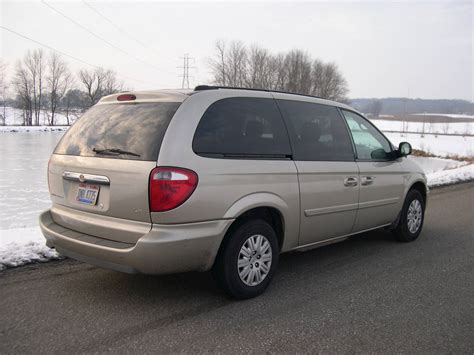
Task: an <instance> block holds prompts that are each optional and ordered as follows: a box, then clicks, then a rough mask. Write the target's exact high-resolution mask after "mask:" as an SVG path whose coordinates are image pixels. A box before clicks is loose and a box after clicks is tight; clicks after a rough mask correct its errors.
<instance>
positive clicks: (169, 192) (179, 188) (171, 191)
mask: <svg viewBox="0 0 474 355" xmlns="http://www.w3.org/2000/svg"><path fill="white" fill-rule="evenodd" d="M197 183H198V176H197V174H196V173H195V172H194V171H192V170H188V169H183V168H169V167H158V168H155V169H153V170H152V171H151V174H150V211H151V212H164V211H169V210H171V209H173V208H176V207H178V206H180V205H181V204H183V203H184V201H186V200H187V199H188V198H189V196H191V194H192V193H193V192H194V190H195V189H196V186H197Z"/></svg>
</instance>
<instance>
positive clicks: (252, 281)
mask: <svg viewBox="0 0 474 355" xmlns="http://www.w3.org/2000/svg"><path fill="white" fill-rule="evenodd" d="M252 243H253V244H252ZM244 245H245V248H244ZM258 246H260V247H258ZM249 251H254V252H255V254H253V253H252V255H250V256H249ZM278 256H279V248H278V239H277V235H276V233H275V231H274V230H273V228H272V227H271V226H270V225H269V224H268V223H267V222H265V221H264V220H261V219H254V220H247V221H244V222H243V223H241V224H240V225H238V226H237V227H236V228H233V229H231V230H230V231H229V232H228V235H226V238H225V239H224V244H223V245H222V246H221V249H220V250H219V254H218V255H217V258H216V262H215V264H214V267H213V270H212V271H213V274H214V277H215V278H216V280H217V282H218V284H219V286H221V287H222V288H223V289H224V291H225V292H226V293H227V294H229V295H230V296H231V297H233V298H236V299H247V298H252V297H256V296H258V295H260V294H262V293H263V292H264V291H265V289H266V288H267V287H268V285H269V284H270V281H271V279H272V277H273V275H274V273H275V270H276V268H277V264H278ZM269 258H271V259H270V260H269ZM239 260H240V261H239ZM238 264H239V265H238ZM239 272H240V273H239ZM241 274H242V276H241ZM245 275H246V276H245ZM252 275H253V276H252ZM258 275H260V277H261V280H259V279H258Z"/></svg>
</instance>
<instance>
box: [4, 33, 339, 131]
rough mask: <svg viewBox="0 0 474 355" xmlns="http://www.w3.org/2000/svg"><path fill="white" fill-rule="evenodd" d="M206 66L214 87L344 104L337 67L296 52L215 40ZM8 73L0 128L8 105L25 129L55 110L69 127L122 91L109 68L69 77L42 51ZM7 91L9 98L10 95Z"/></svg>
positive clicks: (48, 119) (59, 61) (52, 119)
mask: <svg viewBox="0 0 474 355" xmlns="http://www.w3.org/2000/svg"><path fill="white" fill-rule="evenodd" d="M209 67H210V70H211V74H212V79H211V81H212V83H213V84H214V85H222V86H233V87H244V88H254V89H271V90H280V91H288V92H294V93H300V94H307V95H313V96H318V97H322V98H325V99H330V100H336V101H342V102H346V101H347V96H346V95H347V93H348V88H347V82H346V80H345V79H344V77H343V75H342V74H341V72H340V70H339V69H338V67H337V65H336V64H335V63H325V62H323V61H322V60H320V59H317V58H312V57H311V56H310V55H309V54H308V53H306V52H305V51H303V50H300V49H294V50H291V51H288V52H282V53H272V52H270V51H269V50H268V49H266V48H263V47H260V46H258V45H252V46H246V45H244V44H243V43H242V42H241V41H230V42H226V41H223V40H218V41H217V42H216V43H215V52H214V53H213V55H212V56H211V58H210V59H209ZM6 69H7V66H6V64H5V63H3V62H1V60H0V101H1V104H2V110H1V111H0V124H5V117H6V106H13V107H15V108H18V109H21V110H22V113H23V114H22V116H23V125H25V126H32V125H40V124H48V125H55V124H56V123H57V120H56V119H57V114H58V112H61V113H62V114H64V115H65V116H66V120H67V124H70V123H71V119H72V118H75V117H78V116H79V115H80V114H82V113H83V112H84V111H85V110H86V109H87V108H89V107H91V106H93V105H94V104H96V103H97V102H98V101H99V100H100V98H101V97H102V96H105V95H109V94H113V93H116V92H120V91H123V90H124V83H123V81H121V80H119V79H118V78H117V75H116V73H115V72H114V71H113V70H110V69H105V68H99V67H98V68H94V69H81V70H79V71H78V72H77V73H73V72H72V70H71V69H70V67H69V64H68V63H67V62H66V61H65V60H64V59H63V57H62V56H61V55H59V54H57V53H56V52H48V53H47V52H45V51H44V50H42V49H34V50H29V51H27V52H26V53H25V55H24V56H23V58H22V59H20V60H18V61H17V63H16V64H15V66H14V68H13V69H14V70H13V74H12V77H11V79H10V80H7V77H6V73H7V70H6ZM9 93H10V94H13V98H9V97H8V94H9ZM41 119H43V120H41Z"/></svg>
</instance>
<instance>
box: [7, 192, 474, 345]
mask: <svg viewBox="0 0 474 355" xmlns="http://www.w3.org/2000/svg"><path fill="white" fill-rule="evenodd" d="M473 200H474V183H471V184H463V185H457V186H453V187H448V188H442V189H437V190H434V191H432V193H431V196H430V201H429V205H428V212H427V215H426V222H425V228H424V231H423V233H422V234H421V236H420V238H419V239H418V240H417V241H416V242H414V243H408V244H400V243H396V242H394V241H393V240H392V238H391V235H390V233H389V232H387V231H375V232H371V233H366V234H365V235H362V236H358V237H355V238H352V239H351V240H348V241H345V242H342V243H339V244H334V245H330V246H326V247H323V248H319V249H315V250H312V251H308V252H305V253H291V254H287V255H283V256H282V258H281V260H280V265H279V269H278V272H277V274H276V276H275V278H274V280H273V283H272V285H271V286H270V287H269V289H268V290H267V292H266V293H265V294H264V295H263V296H261V297H258V298H256V299H252V300H248V301H240V302H236V301H232V300H230V299H228V298H227V297H226V296H225V295H224V294H223V293H222V292H221V291H220V290H218V289H217V288H216V286H215V285H214V283H213V281H212V278H211V276H210V275H209V274H208V273H188V274H181V275H171V276H164V277H163V276H162V277H153V276H145V275H126V274H121V273H117V272H113V271H108V270H102V269H99V268H96V267H92V266H89V265H86V264H82V263H79V262H76V261H72V260H65V261H60V262H50V263H46V264H38V265H31V266H26V267H21V268H17V269H11V270H7V271H4V272H2V273H0V353H2V354H3V353H23V352H26V353H60V352H73V353H76V352H82V353H84V352H86V353H90V352H100V353H102V352H108V351H110V352H112V351H113V352H140V353H142V352H156V351H160V352H166V353H170V352H183V351H184V352H197V351H201V352H209V351H211V352H217V351H219V352H245V353H247V352H262V351H265V352H326V353H342V352H351V353H353V352H358V353H366V352H371V353H382V352H391V353H393V352H397V353H398V352H402V353H420V352H424V353H426V352H429V353H433V352H434V353H447V352H451V353H452V352H454V353H472V352H473V351H474V226H473V221H474V212H473V211H474V209H473V207H474V206H473Z"/></svg>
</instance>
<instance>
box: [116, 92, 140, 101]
mask: <svg viewBox="0 0 474 355" xmlns="http://www.w3.org/2000/svg"><path fill="white" fill-rule="evenodd" d="M136 98H137V97H136V96H135V95H133V94H122V95H119V96H117V101H132V100H135V99H136Z"/></svg>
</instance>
